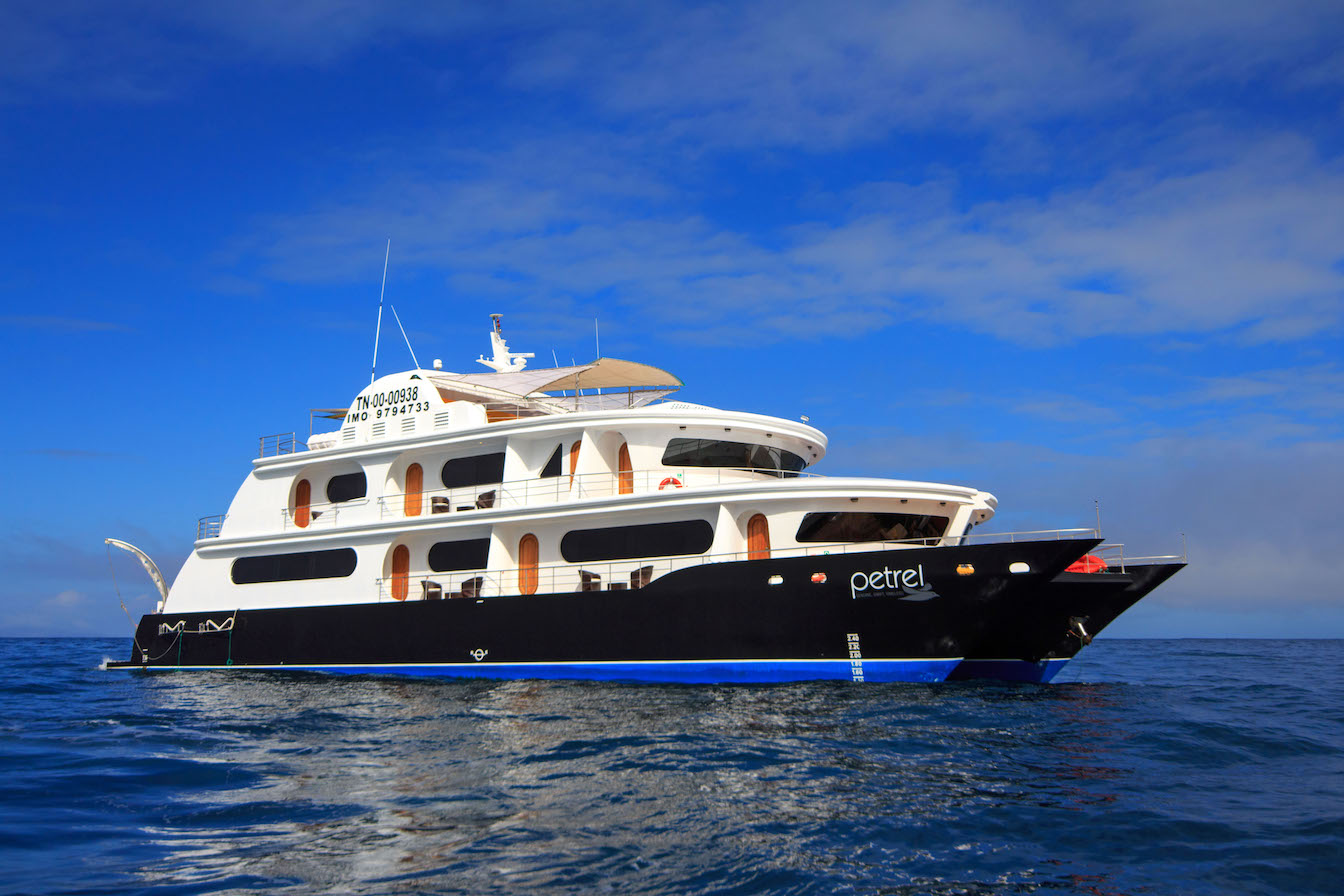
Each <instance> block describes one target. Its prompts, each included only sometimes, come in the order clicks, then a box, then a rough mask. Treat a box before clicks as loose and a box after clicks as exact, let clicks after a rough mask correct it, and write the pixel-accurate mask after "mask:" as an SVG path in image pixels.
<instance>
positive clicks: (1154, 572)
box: [108, 315, 1184, 682]
mask: <svg viewBox="0 0 1344 896" xmlns="http://www.w3.org/2000/svg"><path fill="white" fill-rule="evenodd" d="M492 322H493V323H492V328H491V331H490V339H491V346H492V354H491V356H490V357H489V358H486V357H484V356H482V357H481V358H479V359H477V360H478V361H479V363H481V364H482V365H484V367H485V368H487V369H486V370H484V371H472V372H467V373H451V372H448V371H446V370H443V369H442V365H441V364H440V363H439V362H437V361H436V362H435V363H434V365H433V367H432V368H431V369H418V368H417V369H414V370H409V371H404V372H401V373H396V374H392V375H389V376H383V377H379V378H375V379H374V380H373V382H371V383H370V385H369V386H368V387H367V388H365V389H363V390H362V391H360V392H359V394H357V395H356V396H355V397H354V399H353V400H352V401H351V402H350V404H349V406H348V407H346V408H340V409H334V410H327V411H321V412H313V413H314V414H315V415H316V417H317V418H318V419H332V420H338V421H339V423H340V426H339V428H338V429H336V430H334V431H331V432H325V433H320V434H316V435H312V436H311V437H309V438H308V439H307V441H306V442H302V441H300V440H299V439H298V438H297V437H296V436H295V435H294V434H284V435H278V436H266V437H263V438H261V439H260V440H259V450H258V456H257V457H255V458H254V459H253V460H252V469H251V471H250V472H249V473H248V475H247V477H246V479H245V480H244V481H243V484H242V486H241V487H240V488H239V489H238V492H237V494H236V495H235V496H234V498H233V502H232V504H231V505H230V506H229V508H228V511H227V512H226V513H224V514H221V515H217V516H210V517H205V518H203V519H201V520H200V522H199V525H198V530H197V539H196V542H195V545H194V548H193V550H192V553H191V555H190V556H189V557H188V558H187V560H186V562H185V563H184V565H183V566H182V568H181V571H180V572H179V574H178V575H177V577H176V580H175V581H174V582H173V583H172V586H171V588H170V587H169V586H168V584H167V583H166V581H165V580H164V578H163V576H162V575H161V574H160V573H159V571H158V568H157V567H156V565H155V564H154V562H153V560H152V559H151V558H149V557H148V556H147V555H145V554H144V552H142V551H140V550H139V549H138V548H136V547H134V546H133V545H130V544H128V543H126V542H123V541H119V540H116V539H108V542H109V544H113V545H115V546H117V547H120V548H124V549H126V550H128V551H130V552H132V553H134V554H136V555H137V556H138V557H139V558H140V559H141V562H142V563H143V564H144V565H145V568H146V570H147V571H148V572H149V574H150V576H151V578H152V579H154V581H155V584H156V586H157V588H158V591H159V597H160V599H159V601H158V604H157V607H156V608H155V611H154V612H153V613H150V614H147V615H145V616H144V617H143V618H142V619H141V621H140V623H139V625H138V627H137V629H136V631H135V634H134V637H133V643H132V645H131V653H130V657H129V659H127V660H125V661H122V662H113V663H109V664H108V665H109V668H119V669H144V670H177V669H196V670H201V669H217V670H222V669H256V670H262V669H265V670H314V671H325V672H354V673H374V674H403V675H436V676H449V677H466V678H564V679H600V680H628V681H665V682H778V681H798V680H813V679H839V680H846V681H868V682H891V681H900V682H911V681H918V682H933V681H941V680H944V679H948V678H975V677H988V678H999V679H1010V680H1026V681H1047V680H1049V679H1050V678H1052V677H1053V676H1054V675H1055V674H1057V673H1058V671H1059V669H1060V668H1061V667H1062V666H1063V664H1064V663H1065V662H1067V660H1068V659H1069V658H1071V657H1072V656H1073V655H1074V654H1076V653H1077V651H1078V650H1080V649H1081V648H1082V647H1083V646H1084V645H1085V644H1086V643H1088V642H1089V641H1090V640H1091V637H1092V636H1093V635H1095V634H1096V633H1097V632H1098V631H1100V630H1101V629H1102V628H1103V627H1105V626H1106V625H1107V624H1109V623H1110V622H1111V621H1112V620H1113V619H1115V618H1116V617H1117V616H1118V615H1119V614H1120V613H1122V612H1123V611H1124V610H1125V609H1127V608H1128V607H1129V606H1131V605H1132V604H1133V603H1134V602H1136V601H1137V600H1139V599H1140V598H1142V597H1143V596H1144V595H1145V594H1147V593H1148V592H1149V591H1151V590H1152V589H1153V588H1155V587H1157V585H1159V584H1161V582H1162V581H1164V580H1165V579H1166V578H1168V577H1170V576H1171V575H1172V574H1174V573H1175V572H1176V571H1177V570H1179V569H1180V568H1181V567H1182V566H1183V565H1184V560H1183V558H1177V557H1164V558H1147V559H1144V560H1137V561H1136V560H1134V559H1133V558H1129V559H1126V558H1124V556H1123V549H1122V548H1119V547H1118V546H1113V545H1104V544H1103V543H1102V539H1101V537H1100V533H1099V532H1097V531H1095V530H1060V531H1052V532H1038V533H1023V534H999V535H981V534H980V533H978V532H973V531H972V530H973V529H976V528H977V527H982V526H983V525H984V524H985V523H987V522H989V521H990V520H991V519H992V517H993V516H994V512H995V509H996V507H997V501H996V499H995V498H994V496H993V495H991V494H989V493H987V492H983V491H980V490H978V489H975V488H970V487H965V486H957V485H945V484H938V483H930V482H915V481H906V480H899V479H884V478H865V477H849V476H822V475H816V474H814V473H813V472H812V468H813V467H814V466H815V465H816V464H818V462H820V461H821V460H822V459H823V457H825V454H826V449H827V439H826V436H825V435H824V434H823V433H822V432H820V431H819V430H818V429H816V428H814V427H812V426H810V425H809V424H808V423H807V422H806V419H805V418H804V419H803V420H799V421H794V420H785V419H781V418H779V417H772V416H764V415H760V414H753V413H747V412H741V411H730V410H721V409H718V408H713V407H706V406H703V405H698V404H691V403H688V402H685V401H679V400H675V399H674V398H672V396H673V394H674V393H675V392H676V391H677V390H678V389H679V388H680V387H681V385H682V383H681V381H680V380H679V379H677V377H675V376H673V375H672V374H670V373H667V372H666V371H663V370H661V369H658V368H655V367H651V366H649V365H646V364H641V363H636V362H633V361H624V360H618V359H614V358H599V359H597V360H595V361H593V362H592V363H589V364H574V365H571V366H568V367H561V366H557V367H553V368H540V369H539V368H531V367H529V366H528V359H529V358H531V357H532V355H530V354H523V353H516V352H512V351H510V350H509V348H508V344H507V342H506V341H505V339H504V336H503V330H502V325H501V320H500V316H499V315H492ZM980 531H981V532H983V531H984V530H983V529H981V530H980Z"/></svg>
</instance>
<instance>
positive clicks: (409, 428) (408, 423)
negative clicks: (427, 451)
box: [401, 417, 415, 432]
mask: <svg viewBox="0 0 1344 896" xmlns="http://www.w3.org/2000/svg"><path fill="white" fill-rule="evenodd" d="M401 431H402V432H415V418H414V417H407V418H406V419H404V420H402V421H401Z"/></svg>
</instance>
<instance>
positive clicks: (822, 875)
mask: <svg viewBox="0 0 1344 896" xmlns="http://www.w3.org/2000/svg"><path fill="white" fill-rule="evenodd" d="M127 655H129V641H128V640H97V639H91V640H79V639H53V640H39V639H13V640H0V668H2V669H3V670H4V671H3V672H0V683H2V684H0V693H2V694H3V701H4V709H5V711H4V714H3V722H0V731H2V732H3V733H2V734H0V771H3V774H2V775H0V892H3V893H6V894H8V893H34V894H37V893H43V894H54V893H89V894H93V893H118V894H122V893H146V894H192V893H257V892H260V893H281V894H308V893H356V894H373V893H389V894H391V893H396V894H402V893H472V894H477V893H528V894H553V893H576V894H577V893H583V894H588V893H639V894H660V893H667V894H673V893H675V894H687V893H703V894H747V893H772V894H773V893H817V894H831V893H856V894H860V893H862V894H868V893H873V894H876V893H881V894H895V893H902V894H904V893H910V894H915V893H936V894H953V893H957V894H962V893H965V894H998V893H1036V892H1041V893H1051V894H1053V893H1088V894H1117V896H1118V894H1135V893H1161V894H1167V893H1209V894H1215V893H1216V894H1224V893H1293V894H1302V893H1329V894H1339V893H1344V641H1266V640H1237V641H1209V640H1173V641H1149V640H1110V639H1102V640H1099V641H1097V642H1096V643H1095V644H1093V645H1092V646H1091V647H1089V648H1088V649H1087V650H1085V651H1084V652H1083V653H1082V655H1081V656H1080V657H1079V658H1078V659H1077V660H1075V661H1074V662H1073V663H1072V664H1071V665H1070V666H1069V667H1068V668H1066V669H1065V671H1064V672H1063V673H1062V674H1061V675H1060V677H1059V678H1058V679H1057V680H1056V681H1055V682H1054V683H1053V684H1049V685H1009V684H993V683H974V682H968V683H952V684H941V685H880V684H853V683H844V682H821V683H808V684H793V685H770V686H651V685H624V684H605V683H603V684H595V683H568V682H530V681H523V682H503V683H488V682H454V681H434V680H421V679H400V678H392V677H368V678H365V677H338V676H333V677H325V676H321V675H315V674H297V673H286V674H275V673H245V672H234V673H223V672H205V673H179V672H169V673H159V674H142V673H131V672H122V671H105V670H103V669H101V668H100V664H101V662H102V661H103V660H104V658H107V657H112V658H116V659H121V658H123V657H124V656H127Z"/></svg>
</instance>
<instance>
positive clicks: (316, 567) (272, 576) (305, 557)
mask: <svg viewBox="0 0 1344 896" xmlns="http://www.w3.org/2000/svg"><path fill="white" fill-rule="evenodd" d="M355 561H356V557H355V551H354V549H353V548H337V549H335V550H331V551H303V552H301V553H295V554H266V555H264V556H261V557H239V558H238V559H237V560H235V561H233V568H232V571H231V576H232V578H233V583H234V584H235V585H255V584H257V583H259V582H298V581H302V580H304V579H340V578H344V577H346V576H348V575H350V574H351V573H353V572H354V571H355Z"/></svg>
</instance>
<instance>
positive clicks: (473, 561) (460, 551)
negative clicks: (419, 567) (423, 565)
mask: <svg viewBox="0 0 1344 896" xmlns="http://www.w3.org/2000/svg"><path fill="white" fill-rule="evenodd" d="M426 562H427V563H428V564H429V568H430V569H431V570H433V571H434V572H461V571H462V570H466V569H485V568H486V567H487V566H488V565H489V563H490V539H489V537H486V538H463V539H460V540H457V541H440V542H436V543H435V544H434V545H432V546H431V547H430V549H429V556H428V557H427V558H426Z"/></svg>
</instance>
